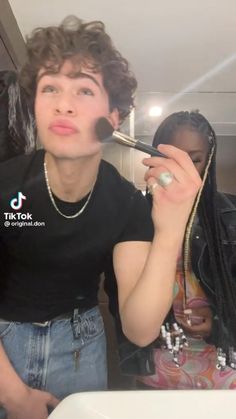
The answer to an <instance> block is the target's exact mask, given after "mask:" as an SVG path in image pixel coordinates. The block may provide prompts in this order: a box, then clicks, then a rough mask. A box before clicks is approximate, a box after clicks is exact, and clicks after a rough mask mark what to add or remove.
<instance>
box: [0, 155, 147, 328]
mask: <svg viewBox="0 0 236 419" xmlns="http://www.w3.org/2000/svg"><path fill="white" fill-rule="evenodd" d="M43 162H44V151H43V150H39V151H37V152H34V153H32V154H31V155H29V156H25V155H24V156H20V157H16V158H14V159H11V160H9V161H7V162H4V163H2V164H0V217H1V219H0V220H1V221H0V252H1V254H0V258H1V282H2V286H1V296H0V318H4V319H9V320H15V321H35V322H36V321H38V322H39V321H45V320H50V319H51V318H53V317H55V316H57V315H60V314H63V313H64V312H67V311H69V310H71V309H73V308H75V307H77V306H84V307H87V306H88V307H89V306H91V305H93V304H96V302H97V291H98V285H99V277H100V274H101V273H102V272H103V271H104V266H105V263H106V260H107V257H108V256H109V255H110V254H111V252H112V249H113V247H114V245H115V244H116V243H119V242H124V241H133V240H134V241H150V240H151V239H152V235H153V226H152V221H151V217H150V209H149V207H148V204H147V203H146V200H145V198H144V197H143V196H142V194H141V192H140V191H137V190H136V189H135V187H134V186H133V185H132V184H131V183H130V182H128V181H127V180H126V179H124V178H123V177H122V176H121V175H120V174H119V173H118V172H117V170H116V169H115V168H114V167H113V166H112V165H110V164H109V163H107V162H105V161H103V160H102V161H101V163H100V167H99V173H98V178H97V181H96V184H95V187H94V190H93V193H92V195H91V199H90V201H89V203H88V205H87V207H86V208H85V210H84V211H83V212H82V213H81V215H79V216H78V217H76V218H72V219H66V218H64V217H62V216H61V215H60V214H59V213H58V212H57V211H56V209H55V208H54V206H53V204H52V202H51V200H50V197H49V194H48V191H47V187H46V181H45V176H44V171H43ZM19 193H21V194H23V195H24V197H25V198H26V199H23V200H22V207H21V208H19V209H12V208H11V203H12V200H14V198H17V197H18V198H19V196H18V194H19ZM20 197H21V196H20ZM86 199H87V197H85V198H84V199H83V200H82V201H81V202H79V203H78V204H77V206H76V205H73V204H72V207H73V208H69V207H70V206H71V205H70V204H66V203H63V202H62V201H60V200H57V205H58V207H59V208H60V210H61V211H62V212H63V213H64V212H65V213H66V211H67V210H68V211H69V212H68V214H71V213H75V212H76V211H77V210H78V209H79V206H81V207H82V206H83V204H84V203H85V201H86ZM13 203H14V204H15V205H17V203H18V201H17V200H15V201H13ZM60 205H61V206H60ZM75 206H76V209H75ZM6 223H8V224H10V225H8V226H7V225H6ZM26 223H32V224H33V225H28V224H26ZM36 223H38V225H35V224H36ZM43 223H45V225H43ZM3 282H4V284H3Z"/></svg>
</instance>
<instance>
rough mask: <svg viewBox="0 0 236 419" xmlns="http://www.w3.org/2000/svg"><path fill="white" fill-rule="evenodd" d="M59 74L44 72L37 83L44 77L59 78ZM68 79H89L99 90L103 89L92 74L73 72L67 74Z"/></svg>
mask: <svg viewBox="0 0 236 419" xmlns="http://www.w3.org/2000/svg"><path fill="white" fill-rule="evenodd" d="M58 74H59V73H58V72H54V71H52V70H48V71H44V72H43V73H42V74H40V75H39V76H38V77H37V83H38V82H39V81H40V80H41V79H42V77H44V76H52V77H53V76H57V75H58ZM66 76H67V77H69V78H71V79H89V80H92V82H93V83H95V84H96V86H98V87H99V89H101V86H100V84H99V82H98V81H97V80H96V79H95V77H93V76H92V75H91V74H88V73H83V72H81V71H78V72H71V73H68V74H66Z"/></svg>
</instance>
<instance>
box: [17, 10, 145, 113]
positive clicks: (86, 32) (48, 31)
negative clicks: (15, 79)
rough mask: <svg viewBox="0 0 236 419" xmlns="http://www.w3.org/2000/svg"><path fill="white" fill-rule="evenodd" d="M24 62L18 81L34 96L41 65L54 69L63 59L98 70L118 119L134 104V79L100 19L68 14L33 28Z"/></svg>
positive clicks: (57, 67) (55, 71) (52, 70)
mask: <svg viewBox="0 0 236 419" xmlns="http://www.w3.org/2000/svg"><path fill="white" fill-rule="evenodd" d="M26 48H27V57H28V59H27V62H26V63H25V65H24V66H23V68H22V70H21V74H20V83H21V85H22V86H23V87H24V88H25V90H26V92H27V93H28V94H29V96H30V97H31V98H33V99H34V98H35V92H36V86H37V76H38V72H39V70H40V69H41V68H42V67H45V68H46V69H47V70H48V71H51V72H53V73H57V72H59V71H60V68H61V67H62V65H63V63H64V61H65V60H67V59H69V60H71V61H72V62H74V63H75V64H76V66H78V65H79V66H86V67H87V68H89V69H90V70H92V71H94V72H101V74H102V76H103V83H104V87H105V89H106V90H107V92H108V95H109V101H110V108H111V110H112V109H114V108H117V109H118V112H119V116H120V121H123V120H124V119H125V118H126V116H128V115H129V113H130V111H131V109H132V107H133V106H134V102H133V101H134V92H135V90H136V87H137V81H136V79H135V77H134V75H133V74H132V72H131V71H130V68H129V63H128V61H127V60H126V59H125V58H123V57H122V55H121V54H120V53H119V51H117V50H116V48H115V47H114V45H113V43H112V40H111V38H110V37H109V35H108V34H107V33H106V32H105V26H104V24H103V23H102V22H100V21H93V22H88V23H83V22H82V21H81V20H80V19H78V18H77V17H76V16H68V17H67V18H65V19H64V21H63V22H62V23H61V25H59V26H49V27H46V28H36V29H35V30H34V31H33V32H32V34H31V36H30V37H28V38H27V39H26Z"/></svg>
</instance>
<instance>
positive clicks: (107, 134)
mask: <svg viewBox="0 0 236 419" xmlns="http://www.w3.org/2000/svg"><path fill="white" fill-rule="evenodd" d="M95 131H96V135H97V137H98V139H99V140H100V141H102V142H103V141H107V140H110V139H111V138H112V133H113V131H114V128H113V126H112V125H111V124H110V122H109V121H108V120H107V119H106V118H99V120H98V121H97V123H96V125H95Z"/></svg>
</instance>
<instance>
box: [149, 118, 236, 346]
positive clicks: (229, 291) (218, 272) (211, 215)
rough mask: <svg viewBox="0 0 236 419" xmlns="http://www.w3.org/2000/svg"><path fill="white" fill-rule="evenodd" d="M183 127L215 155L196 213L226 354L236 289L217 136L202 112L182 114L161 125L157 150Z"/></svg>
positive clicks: (233, 331)
mask: <svg viewBox="0 0 236 419" xmlns="http://www.w3.org/2000/svg"><path fill="white" fill-rule="evenodd" d="M180 127H187V128H190V129H192V130H194V131H196V132H198V133H199V135H200V136H201V137H202V138H205V139H206V141H208V143H209V145H210V153H213V155H212V159H211V162H210V166H209V169H208V173H207V174H206V179H205V183H204V185H203V188H202V191H201V196H200V201H199V204H198V209H197V210H198V215H199V222H200V225H201V227H202V230H203V232H204V234H205V239H206V243H207V248H208V254H209V265H210V272H211V277H212V278H211V280H212V284H213V288H214V293H215V303H216V307H217V315H218V318H219V330H218V331H219V333H218V340H217V342H216V344H217V345H218V346H220V347H222V348H223V350H226V349H228V348H229V347H230V346H234V347H236V289H235V285H234V282H233V278H232V275H231V272H230V269H229V266H228V263H227V258H226V254H225V251H224V247H223V232H224V231H223V225H222V222H221V219H220V213H219V208H218V202H217V185H216V135H215V132H214V130H213V128H212V127H211V125H210V124H209V122H208V121H207V119H206V118H205V117H204V116H203V115H201V114H200V113H199V112H196V111H193V112H184V111H181V112H176V113H173V114H171V115H170V116H169V117H167V118H166V119H165V120H164V121H163V122H162V123H161V124H160V126H159V128H158V130H157V131H156V134H155V136H154V139H153V145H154V146H155V147H156V146H157V145H158V144H160V143H162V144H168V143H170V142H171V137H172V136H173V135H174V133H175V132H176V131H177V130H178V129H179V128H180ZM210 153H209V155H210Z"/></svg>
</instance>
